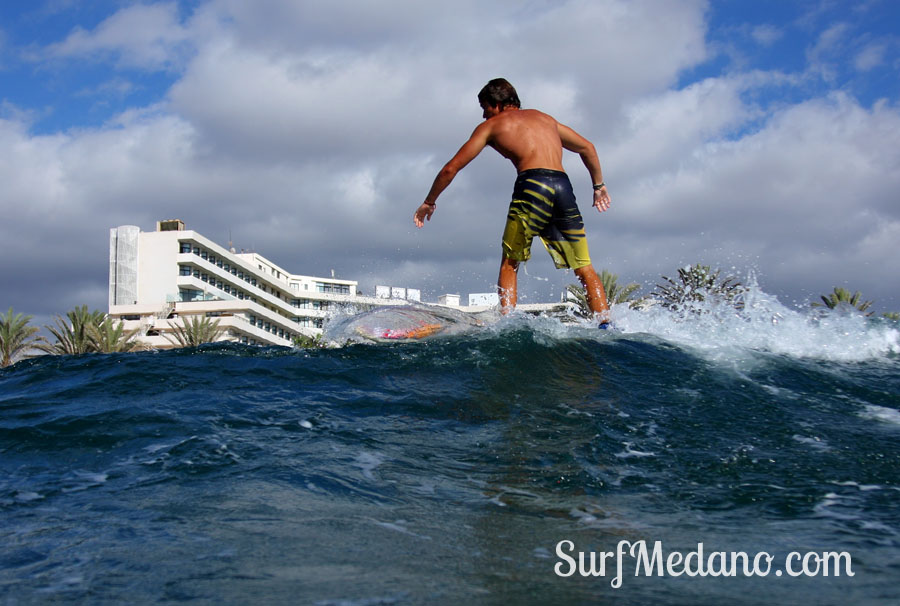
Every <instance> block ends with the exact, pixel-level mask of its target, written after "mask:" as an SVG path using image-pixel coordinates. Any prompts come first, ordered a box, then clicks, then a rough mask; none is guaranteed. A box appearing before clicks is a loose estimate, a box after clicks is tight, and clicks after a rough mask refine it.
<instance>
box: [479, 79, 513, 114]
mask: <svg viewBox="0 0 900 606" xmlns="http://www.w3.org/2000/svg"><path fill="white" fill-rule="evenodd" d="M478 102H479V103H481V104H482V105H487V106H488V107H496V106H499V107H500V108H501V109H502V108H504V107H506V106H508V105H512V106H513V107H522V103H521V102H520V101H519V95H518V94H517V93H516V89H515V88H514V87H513V85H512V84H510V83H509V82H508V81H507V80H506V79H505V78H494V79H493V80H491V81H490V82H488V83H487V84H485V85H484V88H482V89H481V92H479V93H478Z"/></svg>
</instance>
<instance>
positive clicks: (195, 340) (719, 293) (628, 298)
mask: <svg viewBox="0 0 900 606" xmlns="http://www.w3.org/2000/svg"><path fill="white" fill-rule="evenodd" d="M720 274H721V271H720V270H718V269H715V270H713V269H711V268H710V266H709V265H701V264H700V263H697V264H695V265H691V266H687V267H683V268H681V269H679V270H678V274H677V276H676V277H675V278H669V277H667V276H662V279H663V281H664V283H663V284H657V285H656V287H655V289H654V290H653V291H652V292H651V293H650V294H649V295H646V296H644V297H640V298H635V296H634V295H635V293H636V292H637V291H638V290H639V289H640V285H639V284H637V283H635V282H631V283H628V284H625V285H624V286H621V285H619V277H618V275H616V274H614V273H612V272H610V271H608V270H605V269H604V270H602V271H601V272H600V280H601V282H602V283H603V288H604V290H605V291H606V296H607V299H608V301H609V303H610V305H620V304H626V303H627V304H628V305H629V306H630V307H632V308H634V309H645V308H647V307H649V306H652V305H654V304H656V305H661V306H663V307H665V308H667V309H672V310H688V311H695V309H694V308H693V307H692V306H693V305H694V304H695V303H699V302H703V301H706V300H707V299H709V300H718V301H721V302H725V303H728V304H730V305H733V306H734V307H735V308H736V309H742V308H743V305H744V302H743V296H742V295H743V293H744V292H745V291H746V288H745V287H744V286H742V285H741V283H740V282H738V281H737V280H736V279H735V278H734V277H733V276H725V277H724V278H720V277H719V276H720ZM566 295H567V299H568V300H569V301H570V302H572V303H573V304H574V313H575V315H576V316H579V317H585V318H587V317H591V316H592V314H591V312H590V307H589V305H588V303H587V297H586V295H585V292H584V287H583V286H581V285H580V284H569V285H568V286H567V287H566ZM820 299H821V302H819V301H813V302H812V307H821V308H827V309H840V308H852V309H854V310H855V311H857V312H859V313H862V314H864V315H865V316H867V317H870V316H872V315H874V312H872V311H869V310H870V308H871V306H872V305H873V302H872V301H863V300H862V294H861V293H860V292H859V291H856V292H853V293H851V292H850V291H849V290H847V289H845V288H840V287H835V288H834V289H833V291H832V292H831V293H828V294H825V295H822V296H821V297H820ZM881 317H883V318H885V319H887V320H891V321H895V322H897V321H900V312H885V313H882V314H881ZM32 318H33V316H29V315H25V314H22V313H16V312H15V311H13V308H12V307H10V308H9V310H8V311H7V312H6V313H5V314H3V313H0V368H3V367H7V366H10V365H12V364H14V363H15V362H17V361H18V360H21V359H24V358H28V357H33V356H34V355H35V354H34V352H35V351H38V352H42V353H44V354H51V355H77V354H83V353H116V352H132V351H140V350H146V349H151V348H150V347H148V346H147V345H145V344H143V343H141V341H140V340H139V333H140V329H133V330H125V325H124V323H123V322H121V321H119V322H115V321H114V320H112V319H111V318H109V317H108V316H107V315H106V314H105V313H104V312H102V311H99V310H94V311H89V310H88V306H87V305H81V306H78V307H76V308H75V309H73V310H71V311H69V312H68V313H66V314H65V316H62V315H57V316H55V318H54V322H53V324H52V325H45V326H44V328H45V329H46V331H47V332H48V333H50V335H51V336H52V337H53V339H54V341H51V340H48V339H47V338H45V337H43V336H39V335H38V334H37V333H38V332H39V331H40V329H39V328H38V327H36V326H31V325H30V322H31V319H32ZM169 326H170V327H171V328H172V334H171V336H170V335H165V338H166V339H167V340H169V342H170V343H172V344H173V345H174V346H176V347H195V346H197V345H201V344H203V343H211V342H214V341H216V340H218V339H219V338H220V337H221V336H222V335H223V334H224V333H225V330H224V329H223V328H220V327H219V321H218V320H213V319H211V318H208V317H201V316H199V315H193V316H184V317H182V318H181V322H180V323H175V322H172V321H170V322H169ZM293 342H294V346H295V347H301V348H318V347H323V346H324V342H323V341H322V338H321V337H320V336H316V337H295V338H294V340H293ZM37 355H40V354H37Z"/></svg>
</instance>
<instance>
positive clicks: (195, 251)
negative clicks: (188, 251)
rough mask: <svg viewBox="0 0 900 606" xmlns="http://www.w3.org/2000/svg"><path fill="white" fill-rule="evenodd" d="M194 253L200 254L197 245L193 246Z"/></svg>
mask: <svg viewBox="0 0 900 606" xmlns="http://www.w3.org/2000/svg"><path fill="white" fill-rule="evenodd" d="M194 254H195V255H199V254H200V247H199V246H195V247H194Z"/></svg>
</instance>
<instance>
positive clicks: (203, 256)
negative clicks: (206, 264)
mask: <svg viewBox="0 0 900 606" xmlns="http://www.w3.org/2000/svg"><path fill="white" fill-rule="evenodd" d="M200 258H201V259H204V260H206V259H208V258H209V255H207V254H206V251H205V250H201V251H200Z"/></svg>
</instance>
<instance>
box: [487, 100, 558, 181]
mask: <svg viewBox="0 0 900 606" xmlns="http://www.w3.org/2000/svg"><path fill="white" fill-rule="evenodd" d="M484 124H485V126H487V127H488V128H489V133H490V134H489V136H488V145H489V146H491V147H493V148H494V149H495V150H497V151H498V152H500V154H501V155H502V156H503V157H504V158H508V159H509V160H510V161H511V162H512V163H513V165H514V166H515V167H516V170H517V171H518V172H522V171H523V170H528V169H531V168H549V169H552V170H563V166H562V140H561V139H560V136H559V130H558V124H557V122H556V120H554V119H553V118H552V117H550V116H548V115H547V114H545V113H544V112H540V111H538V110H536V109H518V110H515V111H511V110H507V111H501V112H499V113H497V114H495V115H493V116H491V117H489V118H488V119H487V121H486V122H485V123H484Z"/></svg>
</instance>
